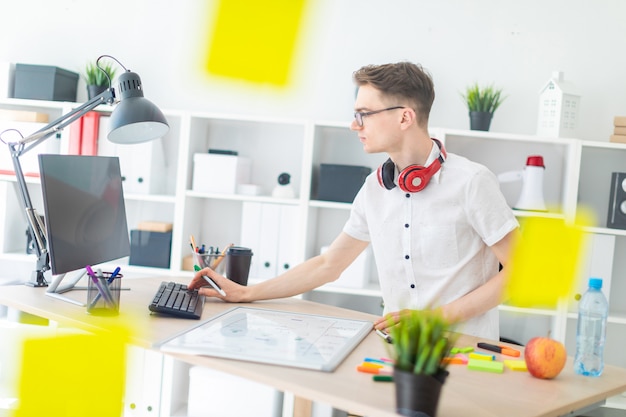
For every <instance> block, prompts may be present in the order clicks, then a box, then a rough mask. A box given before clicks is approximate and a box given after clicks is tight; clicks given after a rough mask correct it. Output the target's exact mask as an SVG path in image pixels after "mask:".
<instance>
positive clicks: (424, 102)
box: [353, 62, 435, 125]
mask: <svg viewBox="0 0 626 417" xmlns="http://www.w3.org/2000/svg"><path fill="white" fill-rule="evenodd" d="M353 78H354V81H355V82H356V84H357V86H359V87H360V86H363V85H367V84H369V85H371V86H372V87H374V88H376V89H378V90H380V92H382V93H383V94H385V95H386V96H388V97H391V98H394V99H397V100H402V101H406V100H408V101H409V103H408V104H411V105H412V106H414V107H413V109H414V110H415V112H416V113H417V118H418V122H419V124H420V125H426V124H428V116H429V115H430V109H431V107H432V105H433V101H434V100H435V88H434V85H433V80H432V78H431V76H430V74H428V72H426V70H424V69H423V68H422V67H421V66H420V65H417V64H413V63H411V62H398V63H396V64H384V65H367V66H364V67H362V68H361V69H359V70H357V71H355V72H354V74H353ZM399 104H402V103H399Z"/></svg>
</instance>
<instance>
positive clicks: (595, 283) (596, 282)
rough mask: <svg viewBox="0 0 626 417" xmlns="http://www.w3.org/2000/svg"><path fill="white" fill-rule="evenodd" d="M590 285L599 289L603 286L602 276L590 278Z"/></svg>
mask: <svg viewBox="0 0 626 417" xmlns="http://www.w3.org/2000/svg"><path fill="white" fill-rule="evenodd" d="M589 286H590V287H591V288H595V289H598V290H599V289H600V288H602V278H589Z"/></svg>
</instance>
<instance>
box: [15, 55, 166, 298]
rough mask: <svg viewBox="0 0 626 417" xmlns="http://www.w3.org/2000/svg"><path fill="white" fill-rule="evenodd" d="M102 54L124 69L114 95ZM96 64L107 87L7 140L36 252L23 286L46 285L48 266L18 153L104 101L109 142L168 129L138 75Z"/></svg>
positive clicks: (42, 234)
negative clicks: (110, 63)
mask: <svg viewBox="0 0 626 417" xmlns="http://www.w3.org/2000/svg"><path fill="white" fill-rule="evenodd" d="M104 57H107V58H111V59H113V60H114V61H115V62H117V63H118V64H119V65H120V66H121V67H122V68H124V70H125V72H124V73H123V74H121V75H120V76H119V77H118V91H117V94H116V91H115V89H114V88H113V87H111V78H110V77H109V75H108V74H107V73H106V71H104V70H103V69H102V67H100V65H99V61H100V59H102V58H104ZM96 65H97V66H98V68H99V69H100V70H101V71H103V72H104V73H105V74H106V76H107V78H108V79H109V88H108V89H107V90H105V91H104V92H103V93H101V94H99V95H98V96H96V97H94V98H92V99H91V100H89V101H88V102H86V103H84V104H82V105H81V106H79V107H77V108H76V109H74V110H72V111H71V112H69V113H67V114H65V115H63V116H61V117H60V118H58V119H57V120H55V121H53V122H52V123H50V124H48V125H46V126H44V127H43V128H41V129H40V130H38V131H37V132H35V133H33V134H32V135H30V136H27V137H25V138H22V139H21V140H19V141H17V142H9V143H7V145H8V146H9V150H10V152H11V160H12V161H13V167H14V169H15V177H16V179H17V184H18V188H19V194H20V197H21V200H22V201H21V203H22V207H23V208H24V210H25V211H26V217H27V219H28V227H29V229H30V233H31V236H32V237H33V243H34V246H35V252H36V255H37V266H36V269H35V271H33V273H32V275H31V278H30V281H27V282H26V285H29V286H32V287H46V286H47V285H48V283H47V282H46V280H45V278H44V272H46V271H48V270H49V269H50V258H49V253H48V249H47V246H46V235H45V229H44V225H43V223H42V221H41V219H40V217H39V216H38V215H37V212H36V210H35V208H34V207H33V204H32V202H31V199H30V195H29V193H28V188H27V187H26V180H25V179H24V173H23V172H22V167H21V164H20V156H22V155H24V154H25V153H26V152H28V151H30V150H31V149H33V148H34V147H35V146H37V145H39V144H40V143H42V142H43V141H44V140H46V139H48V138H49V137H50V136H52V135H54V134H56V133H58V132H60V131H61V130H63V129H64V128H65V127H67V126H69V125H70V124H72V123H73V122H75V121H76V120H78V119H80V118H81V117H82V116H84V115H85V114H86V113H87V112H89V111H91V110H93V109H94V108H96V107H97V106H98V105H100V104H105V103H106V104H109V105H113V104H115V103H116V102H117V103H118V104H117V106H116V107H115V109H114V110H113V112H112V114H111V120H110V132H109V134H108V136H107V137H108V139H109V140H110V141H111V142H113V143H118V144H134V143H140V142H147V141H149V140H153V139H157V138H160V137H162V136H163V135H165V134H166V133H167V132H168V130H169V125H168V124H167V120H165V116H163V113H162V112H161V110H159V108H158V107H156V106H155V105H154V104H153V103H152V102H150V101H149V100H147V99H145V98H144V96H143V88H142V85H141V79H140V78H139V75H137V74H136V73H134V72H131V71H130V70H128V69H126V67H124V65H122V64H121V63H120V62H119V61H118V60H117V59H115V58H114V57H112V56H110V55H102V56H100V57H99V58H98V59H97V61H96ZM118 95H119V97H118Z"/></svg>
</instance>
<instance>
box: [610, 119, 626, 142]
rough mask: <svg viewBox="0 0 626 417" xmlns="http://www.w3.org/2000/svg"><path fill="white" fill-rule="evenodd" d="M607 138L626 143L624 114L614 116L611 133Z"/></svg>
mask: <svg viewBox="0 0 626 417" xmlns="http://www.w3.org/2000/svg"><path fill="white" fill-rule="evenodd" d="M609 140H610V141H611V142H614V143H626V116H615V118H614V119H613V134H612V135H611V137H610V139H609Z"/></svg>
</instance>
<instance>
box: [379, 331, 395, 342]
mask: <svg viewBox="0 0 626 417" xmlns="http://www.w3.org/2000/svg"><path fill="white" fill-rule="evenodd" d="M376 334H377V335H379V336H380V337H382V338H383V339H385V341H386V342H387V343H393V340H391V336H390V335H389V333H387V332H383V331H382V330H378V329H376Z"/></svg>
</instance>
